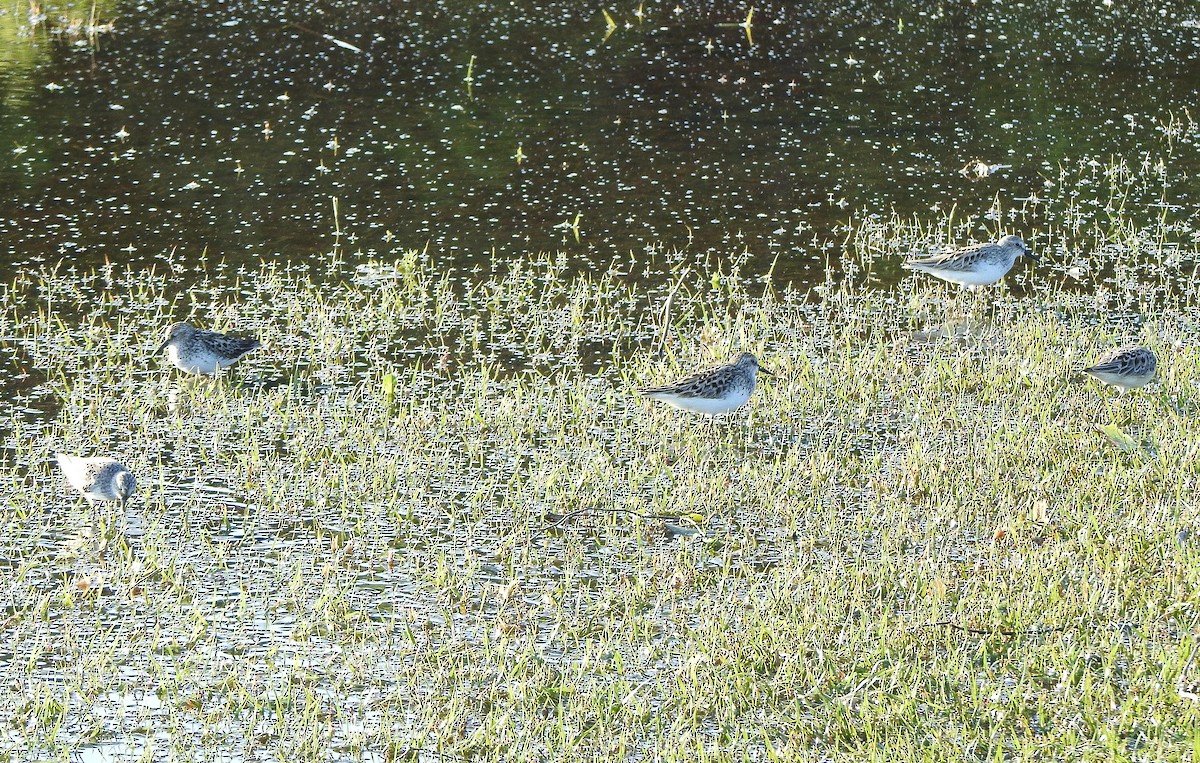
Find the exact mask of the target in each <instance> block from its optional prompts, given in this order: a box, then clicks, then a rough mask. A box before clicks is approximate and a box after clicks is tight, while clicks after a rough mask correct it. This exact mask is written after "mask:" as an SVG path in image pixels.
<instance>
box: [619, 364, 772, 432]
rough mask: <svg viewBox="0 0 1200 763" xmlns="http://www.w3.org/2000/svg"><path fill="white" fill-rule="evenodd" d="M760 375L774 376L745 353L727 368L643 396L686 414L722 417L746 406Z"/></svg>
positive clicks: (702, 372)
mask: <svg viewBox="0 0 1200 763" xmlns="http://www.w3.org/2000/svg"><path fill="white" fill-rule="evenodd" d="M758 373H764V374H767V375H768V376H770V375H772V374H771V372H770V371H768V370H767V369H765V368H763V367H762V366H760V365H759V364H758V359H757V358H755V357H754V356H753V355H751V354H750V353H748V352H743V353H741V354H739V355H738V356H737V357H736V358H734V359H733V362H731V363H729V364H728V365H724V366H717V367H716V368H710V369H708V370H706V371H701V372H699V373H695V374H692V375H691V376H685V377H684V378H682V379H680V380H678V381H676V382H672V383H671V384H664V385H663V386H661V387H650V388H648V389H644V390H642V396H643V397H649V398H652V399H654V400H661V401H663V402H664V403H667V404H668V405H673V406H675V407H676V408H682V409H683V410H685V411H693V412H695V413H705V414H708V415H709V416H719V415H721V414H722V413H728V412H730V411H732V410H736V409H738V408H741V407H742V406H743V405H745V404H746V401H748V400H749V399H750V395H751V394H752V393H753V392H754V379H755V375H756V374H758Z"/></svg>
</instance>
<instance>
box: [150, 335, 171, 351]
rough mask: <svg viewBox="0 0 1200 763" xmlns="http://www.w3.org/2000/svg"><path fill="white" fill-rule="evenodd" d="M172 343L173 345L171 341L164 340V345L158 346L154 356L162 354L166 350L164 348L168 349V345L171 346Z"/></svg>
mask: <svg viewBox="0 0 1200 763" xmlns="http://www.w3.org/2000/svg"><path fill="white" fill-rule="evenodd" d="M170 343H171V340H170V339H164V340H163V343H162V344H160V345H159V346H158V349H156V350H155V351H154V354H155V355H157V354H158V353H160V352H162V351H163V349H164V348H166V346H167V345H168V344H170Z"/></svg>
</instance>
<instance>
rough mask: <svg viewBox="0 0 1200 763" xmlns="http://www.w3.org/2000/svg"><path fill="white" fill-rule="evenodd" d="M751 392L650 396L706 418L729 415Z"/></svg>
mask: <svg viewBox="0 0 1200 763" xmlns="http://www.w3.org/2000/svg"><path fill="white" fill-rule="evenodd" d="M751 391H752V390H749V389H741V390H737V391H736V392H732V393H731V394H729V395H726V396H725V397H685V396H681V395H672V394H668V393H659V394H656V395H651V397H653V398H655V399H656V400H661V401H663V402H664V403H667V404H669V405H673V406H675V407H676V408H682V409H683V410H685V411H691V412H693V413H703V414H706V415H708V416H719V415H721V414H722V413H729V412H730V411H732V410H734V409H736V408H741V407H742V406H743V405H745V404H746V401H747V400H749V399H750V393H751Z"/></svg>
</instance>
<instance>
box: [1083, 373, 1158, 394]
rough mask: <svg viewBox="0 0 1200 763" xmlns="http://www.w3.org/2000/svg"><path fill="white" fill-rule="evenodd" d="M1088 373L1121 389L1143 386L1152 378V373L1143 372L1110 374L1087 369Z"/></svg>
mask: <svg viewBox="0 0 1200 763" xmlns="http://www.w3.org/2000/svg"><path fill="white" fill-rule="evenodd" d="M1088 373H1089V374H1091V375H1092V376H1095V377H1096V378H1097V379H1099V380H1100V381H1102V382H1104V383H1105V384H1111V385H1113V386H1114V387H1119V388H1120V389H1122V390H1131V389H1138V388H1140V387H1145V386H1146V385H1147V384H1149V383H1150V382H1151V381H1153V380H1154V374H1143V375H1141V376H1124V375H1122V374H1110V373H1106V372H1104V371H1088Z"/></svg>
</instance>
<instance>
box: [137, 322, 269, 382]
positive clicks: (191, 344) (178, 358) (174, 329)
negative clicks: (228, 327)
mask: <svg viewBox="0 0 1200 763" xmlns="http://www.w3.org/2000/svg"><path fill="white" fill-rule="evenodd" d="M261 346H262V345H261V344H259V341H258V340H257V339H248V338H243V337H237V336H229V335H228V334H218V333H217V332H215V331H207V330H205V329H198V328H195V327H194V326H192V325H190V324H187V323H172V324H171V325H170V326H168V327H167V334H166V338H165V339H163V342H162V344H160V345H159V346H158V349H157V350H155V351H154V353H155V354H156V355H157V354H158V353H160V352H162V351H163V349H164V348H165V349H166V351H167V358H168V359H169V360H170V361H171V364H172V365H174V366H175V367H176V368H178V369H179V370H180V371H183V372H185V373H189V374H204V375H206V376H211V375H212V374H215V373H217V372H218V371H220V370H221V369H222V368H226V367H228V366H231V365H233V364H234V363H235V362H237V361H238V360H239V359H240V358H241V357H242V356H243V355H245V354H246V353H248V352H252V351H253V350H257V349H258V348H259V347H261Z"/></svg>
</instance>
